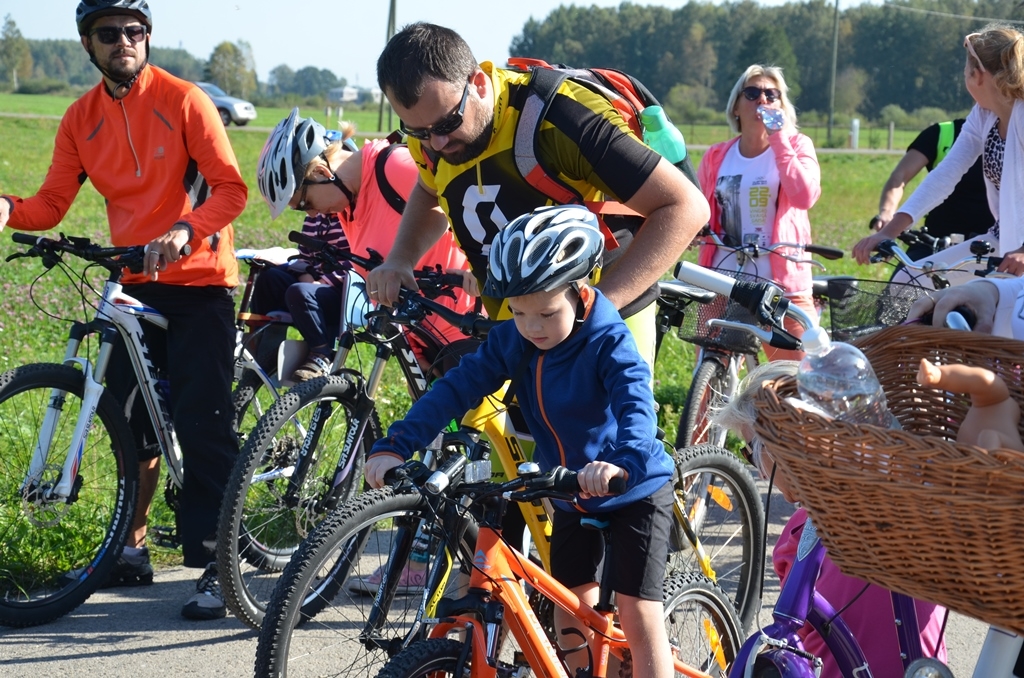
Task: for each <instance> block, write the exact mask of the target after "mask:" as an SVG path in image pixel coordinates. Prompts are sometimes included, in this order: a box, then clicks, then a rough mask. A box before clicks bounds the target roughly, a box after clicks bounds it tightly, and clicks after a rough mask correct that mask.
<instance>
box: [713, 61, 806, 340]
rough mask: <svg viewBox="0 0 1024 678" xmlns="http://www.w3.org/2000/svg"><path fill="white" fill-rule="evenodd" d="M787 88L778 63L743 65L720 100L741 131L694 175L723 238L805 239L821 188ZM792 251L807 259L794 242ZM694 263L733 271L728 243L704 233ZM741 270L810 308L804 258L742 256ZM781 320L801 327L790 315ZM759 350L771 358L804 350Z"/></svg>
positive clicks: (733, 260)
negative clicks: (716, 241) (744, 259)
mask: <svg viewBox="0 0 1024 678" xmlns="http://www.w3.org/2000/svg"><path fill="white" fill-rule="evenodd" d="M788 91H789V88H788V87H787V86H786V81H785V79H784V78H783V77H782V69H780V68H776V67H774V66H762V65H760V64H755V65H753V66H750V67H749V68H747V70H746V71H745V72H744V73H743V75H742V76H741V77H740V79H739V80H737V81H736V86H735V87H733V88H732V93H731V94H730V95H729V101H728V103H727V104H726V107H725V111H726V115H727V116H728V119H729V127H730V128H732V130H733V131H734V132H737V133H738V134H739V136H737V137H734V138H733V139H730V140H729V141H723V142H722V143H720V144H715V145H714V146H712V147H711V148H709V149H708V150H707V152H706V153H705V154H704V157H703V159H702V160H701V163H700V168H699V169H698V171H697V176H698V178H699V179H700V185H701V187H702V190H703V191H704V195H705V197H707V199H708V202H709V203H710V205H711V229H712V231H714V232H715V233H716V234H717V235H718V236H719V237H720V238H721V239H722V240H723V241H724V242H725V243H726V244H729V245H735V246H739V245H741V244H743V243H744V242H749V240H750V239H751V238H755V237H756V238H757V240H758V242H759V244H761V245H774V244H775V243H780V242H785V243H799V244H802V245H803V244H809V243H810V242H811V222H810V220H809V219H808V218H807V210H809V209H810V208H811V207H812V206H813V205H814V203H815V202H816V201H817V200H818V196H820V195H821V172H820V170H819V168H818V158H817V156H816V155H815V154H814V144H813V142H812V141H811V140H810V138H808V137H807V136H805V135H803V134H800V133H799V132H798V131H797V129H796V111H795V110H794V109H793V105H792V103H790V101H789V97H788V96H787V93H788ZM759 109H761V110H759ZM761 111H764V115H762V112H761ZM773 114H774V116H775V117H776V120H774V121H773V120H772V119H771V118H772V116H773ZM780 251H786V250H780ZM790 253H791V254H794V255H796V256H797V257H798V258H801V259H803V258H806V255H805V254H804V252H803V251H802V250H799V249H795V250H792V251H791V252H790ZM700 264H701V265H702V266H713V267H720V268H725V269H728V270H732V271H734V270H736V266H737V262H736V257H735V256H734V255H733V254H732V250H730V249H727V248H719V247H716V246H715V245H714V244H713V243H712V242H711V239H710V238H708V239H707V242H705V244H704V245H702V246H701V251H700ZM744 271H745V272H747V273H754V274H757V275H759V276H761V277H763V278H769V279H771V280H774V281H775V282H777V283H778V284H780V285H781V286H782V287H783V288H784V289H785V291H786V296H787V297H788V298H789V299H790V300H791V302H792V303H795V304H797V305H798V306H800V307H801V308H803V309H804V310H806V311H808V312H810V313H814V312H815V310H814V304H813V302H812V300H811V267H810V265H808V264H797V263H793V262H791V261H789V260H787V259H785V258H784V257H781V256H775V255H769V256H764V257H759V258H758V259H755V260H750V261H748V262H747V263H746V265H745V266H744ZM786 327H787V329H789V330H790V331H792V332H794V333H796V334H797V335H799V334H801V333H802V331H801V329H800V327H799V326H798V325H796V323H795V322H794V321H791V320H789V319H787V320H786ZM765 351H766V353H767V354H768V359H769V360H779V359H799V358H800V357H801V355H802V354H800V353H797V352H794V351H781V350H777V349H772V348H767V347H766V349H765Z"/></svg>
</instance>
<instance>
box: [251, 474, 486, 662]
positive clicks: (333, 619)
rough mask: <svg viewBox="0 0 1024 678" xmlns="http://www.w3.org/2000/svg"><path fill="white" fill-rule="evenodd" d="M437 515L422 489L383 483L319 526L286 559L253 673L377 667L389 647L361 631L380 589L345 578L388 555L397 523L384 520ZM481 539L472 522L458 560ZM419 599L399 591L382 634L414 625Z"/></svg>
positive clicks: (401, 632) (394, 638) (395, 636)
mask: <svg viewBox="0 0 1024 678" xmlns="http://www.w3.org/2000/svg"><path fill="white" fill-rule="evenodd" d="M433 517H434V516H433V514H432V512H431V510H430V508H429V506H428V505H427V503H426V500H425V499H423V497H422V496H421V495H419V494H418V493H404V494H395V493H394V492H393V490H392V489H391V488H383V489H380V490H370V491H368V492H365V493H363V494H361V495H359V496H358V497H356V498H355V499H354V500H352V501H351V502H349V503H348V504H345V505H344V506H341V507H339V508H338V510H336V511H334V512H333V513H332V514H331V515H330V516H329V517H328V518H327V520H325V521H324V522H323V523H321V524H320V525H319V526H317V528H316V529H315V530H314V531H313V533H312V534H310V536H309V538H308V539H306V540H305V541H304V542H303V543H302V546H301V547H300V548H299V550H298V551H297V552H296V554H295V556H294V557H293V558H292V560H291V562H289V563H288V566H287V567H286V568H285V570H284V573H283V574H282V575H281V578H280V580H279V581H278V585H277V588H276V589H275V590H274V595H273V596H272V597H271V600H270V604H269V605H268V607H267V611H266V615H265V616H264V620H263V625H262V626H261V628H260V634H259V640H258V643H257V646H256V664H255V675H256V676H257V677H260V676H286V675H289V674H290V675H292V676H296V675H307V673H308V674H309V675H318V676H319V675H328V674H329V675H337V676H367V675H373V671H374V670H375V669H376V668H379V667H380V666H381V665H383V663H384V659H385V658H384V652H383V651H375V650H370V649H368V648H367V647H366V646H365V645H363V644H361V643H360V640H359V634H360V632H361V631H362V628H363V626H364V625H365V622H366V618H367V615H368V613H369V610H370V608H371V606H372V605H373V603H374V600H375V596H374V595H363V594H358V593H355V592H353V591H350V590H349V589H348V588H347V587H346V586H344V584H347V583H349V582H351V577H352V576H354V575H355V576H365V575H367V574H369V573H372V572H374V571H375V570H376V569H377V568H378V567H381V566H383V565H384V564H386V563H387V560H388V558H389V554H390V552H391V548H390V547H391V544H390V543H389V541H388V540H389V539H390V538H393V537H394V534H393V533H394V530H392V529H389V528H387V526H386V523H385V522H384V521H388V520H393V519H394V518H409V519H413V520H417V519H420V518H427V519H433ZM375 527H376V528H377V529H376V530H374V528H375ZM371 532H372V533H373V534H372V535H371ZM475 543H476V533H475V530H472V529H470V530H467V532H466V534H465V536H464V538H463V542H462V544H461V549H462V551H463V553H462V554H461V555H460V562H461V560H462V559H471V558H472V553H473V547H474V545H475ZM353 550H355V552H356V553H358V554H359V558H358V561H356V566H355V567H356V572H355V573H354V574H353V572H352V568H351V565H349V563H350V562H351V561H352V557H351V555H349V556H348V557H346V558H342V557H340V556H341V554H342V553H343V552H344V553H346V554H352V553H353ZM420 602H421V596H420V595H408V596H403V595H396V596H395V597H394V599H393V600H392V602H391V605H390V607H389V609H388V610H387V611H386V613H387V622H386V626H385V627H384V630H383V631H384V634H382V635H387V636H389V639H390V641H391V642H390V644H392V645H395V644H396V642H400V641H401V640H402V639H403V638H404V637H405V635H406V634H407V633H408V631H409V629H410V628H411V624H412V621H413V618H414V615H415V613H416V610H417V608H418V607H419V604H420ZM394 649H395V650H397V649H398V648H397V647H395V648H394Z"/></svg>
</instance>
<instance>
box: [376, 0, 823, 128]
mask: <svg viewBox="0 0 1024 678" xmlns="http://www.w3.org/2000/svg"><path fill="white" fill-rule="evenodd" d="M396 1H397V0H391V9H390V10H388V38H387V39H388V41H390V40H391V38H392V37H393V36H394V35H395V3H396ZM838 1H839V0H836V2H838ZM385 108H386V109H387V111H388V131H391V130H393V129H394V126H393V125H392V124H391V104H389V103H388V98H387V97H386V96H384V92H381V93H380V112H379V113H378V114H377V131H378V132H383V131H384V109H385Z"/></svg>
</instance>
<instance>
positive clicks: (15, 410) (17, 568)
mask: <svg viewBox="0 0 1024 678" xmlns="http://www.w3.org/2000/svg"><path fill="white" fill-rule="evenodd" d="M84 388H85V378H84V376H83V374H82V372H80V371H79V370H76V369H74V368H72V367H69V366H65V365H52V364H38V365H27V366H24V367H19V368H16V369H14V370H11V371H9V372H5V373H4V374H2V375H0V624H3V625H5V626H33V625H36V624H44V623H46V622H49V621H52V620H54V619H57V618H58V617H61V616H62V615H65V614H67V613H68V612H70V611H71V610H73V609H75V608H76V607H78V606H79V605H81V604H82V603H83V602H84V601H85V600H86V599H87V598H88V597H89V596H90V595H92V593H93V592H94V591H95V590H96V589H97V588H98V586H99V585H100V584H101V583H102V582H103V581H104V580H105V579H106V577H107V575H108V574H109V573H110V569H111V568H112V567H113V566H114V563H115V562H116V560H117V558H118V556H119V555H120V553H121V550H122V548H124V544H125V540H126V539H127V538H128V530H129V528H130V527H131V522H132V515H133V513H134V511H135V499H136V493H137V491H138V488H137V485H138V477H139V464H138V461H137V458H136V454H135V446H134V443H133V442H132V437H131V432H130V431H129V429H128V423H127V422H126V421H125V418H124V414H123V413H122V410H121V408H120V407H118V404H117V402H116V401H115V399H114V397H113V396H111V395H110V394H109V393H108V392H106V391H104V393H103V394H102V396H101V397H100V401H99V405H98V407H97V409H96V413H95V416H94V418H93V421H92V426H91V427H90V428H89V431H88V439H87V440H86V444H85V447H84V449H83V450H82V458H81V461H80V463H79V465H78V468H77V471H76V475H75V478H74V481H73V484H72V490H71V494H70V496H69V497H67V498H66V499H59V498H54V497H53V496H51V494H50V492H51V490H52V489H53V488H54V486H56V484H57V482H58V481H59V480H60V476H61V474H62V468H63V466H64V461H65V459H66V458H67V454H68V450H69V449H71V445H72V440H73V437H74V431H75V425H76V424H77V422H78V417H79V414H80V413H81V410H82V395H83V393H84ZM44 422H45V424H44ZM44 427H45V428H46V429H47V430H48V431H50V433H49V435H46V434H44V433H43V430H44ZM40 442H42V443H43V445H44V447H45V449H46V453H45V457H44V458H41V459H40V458H35V457H36V454H35V452H36V450H37V448H38V446H39V445H40Z"/></svg>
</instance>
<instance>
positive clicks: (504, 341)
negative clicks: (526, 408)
mask: <svg viewBox="0 0 1024 678" xmlns="http://www.w3.org/2000/svg"><path fill="white" fill-rule="evenodd" d="M501 329H502V326H499V327H497V328H495V329H493V330H491V336H489V337H488V338H487V340H486V341H485V342H484V343H483V344H482V345H481V346H480V348H479V349H477V351H476V352H475V353H472V354H470V355H467V356H464V357H463V358H462V361H461V362H460V363H459V366H458V367H456V368H455V369H453V370H451V371H450V372H448V374H446V375H445V376H444V377H442V378H441V379H438V380H437V381H435V382H434V383H433V385H432V386H431V387H430V390H429V391H428V392H427V393H426V395H424V396H423V397H422V398H420V399H419V400H417V401H416V402H415V403H413V406H412V407H411V408H410V409H409V413H408V414H406V415H405V417H404V418H403V419H400V420H398V421H396V422H395V423H393V424H392V425H391V427H390V428H388V435H387V437H385V438H383V439H381V440H378V441H377V442H376V443H375V444H374V446H373V449H372V450H370V456H372V455H375V454H381V453H390V454H397V455H398V456H400V457H402V458H403V459H409V458H411V457H412V455H413V453H414V452H416V451H417V450H421V449H423V448H424V447H426V446H427V445H428V444H429V443H430V442H431V441H432V440H434V438H435V437H437V434H438V433H439V432H440V431H441V429H443V428H444V427H445V426H446V425H447V424H448V422H450V421H451V420H452V419H456V418H458V419H461V418H462V416H463V415H464V414H466V412H468V411H469V410H471V409H473V408H474V407H475V406H476V404H477V403H478V402H479V401H480V399H481V398H483V397H484V396H487V395H490V394H491V393H494V392H495V391H497V390H498V389H499V388H501V386H502V384H504V383H505V382H506V381H507V380H508V378H509V370H508V369H507V367H506V358H505V355H504V353H505V351H506V350H507V349H506V348H505V346H506V345H509V346H511V347H512V348H513V350H515V348H516V345H515V343H512V342H509V341H508V339H511V337H509V336H508V333H507V332H505V333H504V334H505V336H501V335H502V334H503V333H502V332H501ZM520 352H521V351H520Z"/></svg>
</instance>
